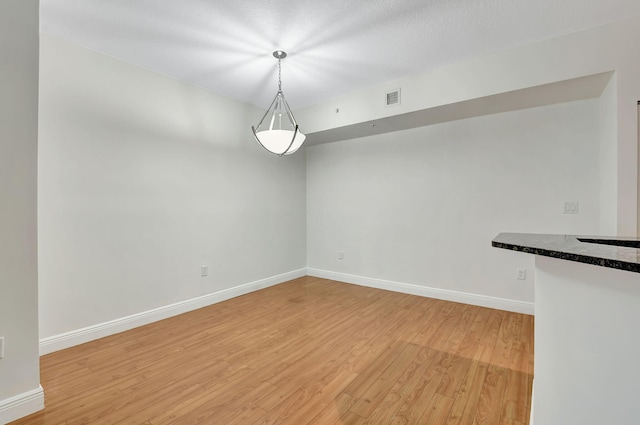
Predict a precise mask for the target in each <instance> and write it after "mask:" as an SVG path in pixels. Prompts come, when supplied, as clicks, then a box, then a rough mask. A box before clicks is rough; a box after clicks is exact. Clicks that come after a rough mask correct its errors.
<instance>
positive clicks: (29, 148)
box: [0, 0, 44, 423]
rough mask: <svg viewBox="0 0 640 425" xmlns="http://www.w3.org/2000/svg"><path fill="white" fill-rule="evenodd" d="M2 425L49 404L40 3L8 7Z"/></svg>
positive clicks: (0, 123) (1, 176)
mask: <svg viewBox="0 0 640 425" xmlns="http://www.w3.org/2000/svg"><path fill="white" fill-rule="evenodd" d="M0 93H1V95H0V336H4V338H5V348H4V358H2V359H0V423H5V422H7V421H9V420H13V419H15V418H17V417H19V416H22V415H23V414H27V413H31V412H32V411H34V410H37V409H38V408H41V407H42V403H43V401H44V399H43V397H42V389H41V388H40V376H39V362H38V295H37V291H38V275H37V245H36V242H37V237H36V232H37V228H36V176H37V169H36V167H37V164H36V159H37V146H38V132H37V130H38V1H36V0H6V1H2V2H0Z"/></svg>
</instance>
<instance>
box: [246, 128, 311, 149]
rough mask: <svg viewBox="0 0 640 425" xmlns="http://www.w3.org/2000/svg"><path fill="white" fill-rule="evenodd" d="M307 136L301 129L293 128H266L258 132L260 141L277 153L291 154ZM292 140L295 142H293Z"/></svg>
mask: <svg viewBox="0 0 640 425" xmlns="http://www.w3.org/2000/svg"><path fill="white" fill-rule="evenodd" d="M294 134H295V136H294ZM306 137H307V136H305V135H304V134H302V133H301V132H300V131H298V132H295V131H291V130H264V131H258V132H257V133H256V138H257V139H258V142H259V143H260V144H261V145H262V146H263V147H264V148H265V149H266V150H268V151H269V152H271V153H275V154H276V155H291V154H292V153H294V152H295V151H297V150H298V148H300V146H302V143H304V139H306ZM292 140H293V143H291V141H292Z"/></svg>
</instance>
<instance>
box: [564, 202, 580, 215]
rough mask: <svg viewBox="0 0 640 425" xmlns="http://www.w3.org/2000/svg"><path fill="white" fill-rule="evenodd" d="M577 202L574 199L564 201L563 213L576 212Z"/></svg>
mask: <svg viewBox="0 0 640 425" xmlns="http://www.w3.org/2000/svg"><path fill="white" fill-rule="evenodd" d="M578 207H579V204H578V202H575V201H566V202H565V203H564V213H565V214H578Z"/></svg>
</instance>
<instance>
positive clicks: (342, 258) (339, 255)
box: [338, 251, 344, 260]
mask: <svg viewBox="0 0 640 425" xmlns="http://www.w3.org/2000/svg"><path fill="white" fill-rule="evenodd" d="M338 260H344V252H342V251H338Z"/></svg>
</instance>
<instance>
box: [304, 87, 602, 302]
mask: <svg viewBox="0 0 640 425" xmlns="http://www.w3.org/2000/svg"><path fill="white" fill-rule="evenodd" d="M601 108H602V106H601V100H600V99H591V100H583V101H577V102H571V103H564V104H558V105H553V106H546V107H540V108H533V109H525V110H520V111H513V112H507V113H502V114H495V115H488V116H484V117H476V118H471V119H466V120H460V121H454V122H449V123H444V124H437V125H432V126H427V127H422V128H416V129H411V130H404V131H399V132H395V133H387V134H383V135H377V136H371V137H365V138H360V139H354V140H349V141H342V142H336V143H328V144H323V145H317V146H311V147H308V148H307V249H308V252H307V255H308V258H307V264H308V267H309V268H310V269H317V270H323V271H329V272H334V273H341V274H345V275H352V276H360V277H367V278H373V279H380V280H384V281H390V282H399V283H405V284H412V285H420V286H424V287H429V288H437V289H444V290H449V291H459V292H461V293H466V294H477V295H482V296H486V297H496V298H501V299H505V300H515V301H523V302H529V303H530V302H533V295H534V294H533V281H534V276H533V274H534V273H533V258H532V257H531V258H528V257H529V256H523V255H517V254H515V253H511V252H509V251H504V250H496V249H495V248H492V247H491V240H492V239H493V237H495V235H496V234H498V233H500V232H509V231H514V232H515V231H517V232H533V233H536V232H537V233H576V234H592V233H597V232H598V230H599V226H600V216H601V211H600V206H599V196H600V187H599V185H600V184H601V183H600V180H601V179H600V176H599V129H600V122H599V121H600V120H599V117H598V115H599V112H600V110H601ZM566 201H569V202H578V203H579V213H578V214H564V203H565V202H566ZM339 251H342V252H343V256H344V258H343V259H342V260H340V259H338V252H339ZM520 268H522V269H525V270H526V271H527V272H528V273H527V276H526V280H517V278H516V271H517V269H520Z"/></svg>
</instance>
